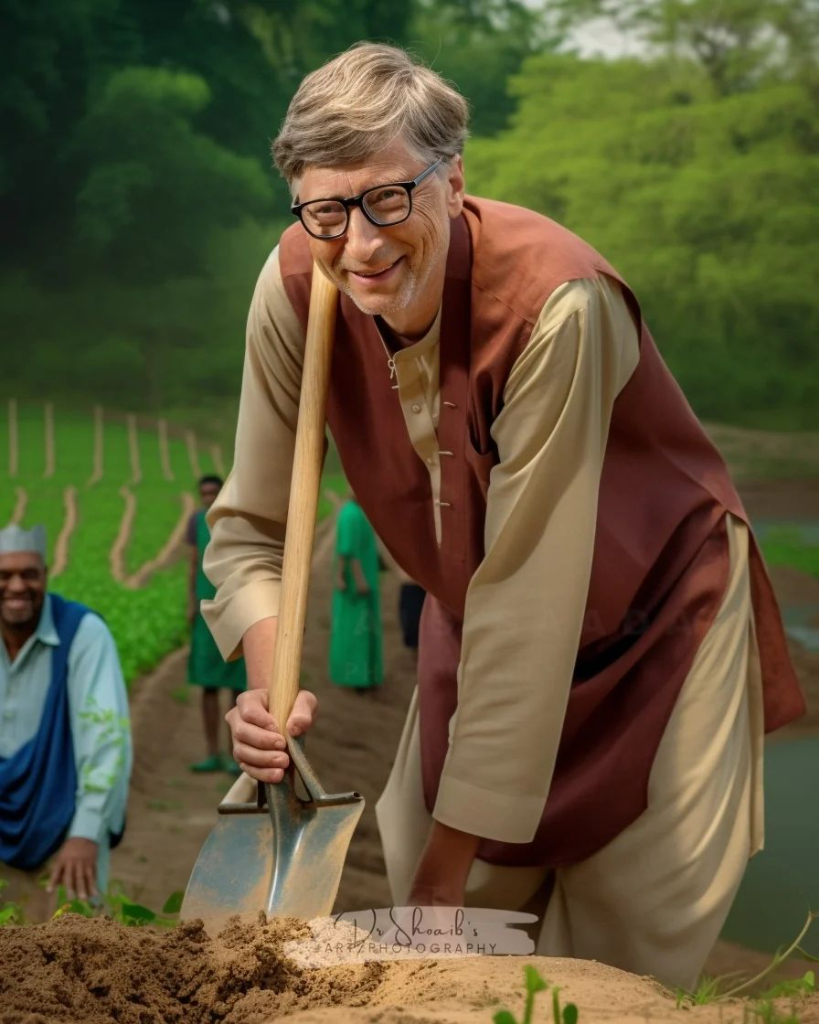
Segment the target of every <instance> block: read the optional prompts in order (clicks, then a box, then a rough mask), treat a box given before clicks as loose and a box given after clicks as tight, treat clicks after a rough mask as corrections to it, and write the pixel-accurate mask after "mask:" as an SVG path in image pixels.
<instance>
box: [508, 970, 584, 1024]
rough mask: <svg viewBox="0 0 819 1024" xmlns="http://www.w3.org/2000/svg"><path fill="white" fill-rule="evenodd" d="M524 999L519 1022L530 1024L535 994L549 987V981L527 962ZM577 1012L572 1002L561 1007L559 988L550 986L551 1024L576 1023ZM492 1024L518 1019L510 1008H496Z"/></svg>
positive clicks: (514, 1023) (511, 1023)
mask: <svg viewBox="0 0 819 1024" xmlns="http://www.w3.org/2000/svg"><path fill="white" fill-rule="evenodd" d="M523 971H524V985H525V1001H524V1006H523V1018H522V1020H521V1021H520V1024H532V1014H533V1013H534V1009H535V996H536V995H537V993H538V992H545V991H546V990H547V989H548V988H549V982H548V981H546V979H545V978H542V977H541V976H540V974H538V972H537V971H536V970H535V968H534V967H532V966H531V965H529V964H527V966H526V967H524V968H523ZM577 1018H578V1012H577V1007H576V1006H575V1005H574V1003H567V1004H566V1005H565V1006H564V1007H562V1008H561V1005H560V988H559V987H558V986H557V985H553V986H552V1021H553V1024H577ZM492 1020H493V1021H494V1024H518V1020H517V1018H516V1017H515V1015H514V1014H513V1013H512V1012H511V1011H510V1010H498V1012H497V1013H496V1014H495V1015H494V1017H493V1018H492Z"/></svg>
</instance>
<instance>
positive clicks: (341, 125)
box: [273, 43, 469, 185]
mask: <svg viewBox="0 0 819 1024" xmlns="http://www.w3.org/2000/svg"><path fill="white" fill-rule="evenodd" d="M468 121H469V106H468V104H467V102H466V100H465V99H464V98H463V96H461V94H460V93H459V92H458V91H457V90H456V89H455V88H454V87H453V86H451V85H450V84H449V83H448V82H446V81H444V79H443V78H441V76H440V75H438V74H437V73H436V72H435V71H432V70H431V69H430V68H428V67H425V66H424V65H423V64H421V63H420V62H418V61H416V60H415V59H414V58H413V57H412V56H411V55H410V54H409V53H407V52H406V51H405V50H401V49H398V48H397V47H394V46H386V45H384V44H381V43H357V44H356V45H355V46H352V47H350V49H349V50H345V52H344V53H342V54H340V55H339V56H338V57H335V58H334V59H333V60H331V61H329V62H328V63H327V64H325V65H323V67H320V68H319V69H318V70H317V71H313V72H312V73H311V74H309V75H307V77H306V78H305V79H304V80H303V81H302V83H301V85H300V86H299V88H298V90H297V91H296V94H295V96H294V97H293V99H292V100H291V102H290V106H289V108H288V111H287V116H286V117H285V119H284V122H283V124H282V127H281V131H280V132H279V135H278V137H277V138H276V140H275V142H274V143H273V159H274V161H275V163H276V166H277V167H278V169H279V171H280V172H281V174H282V175H283V176H284V178H286V180H287V182H288V184H290V185H292V184H293V181H294V179H296V178H299V177H300V176H301V174H302V172H303V170H304V169H305V167H308V166H315V167H333V166H338V165H343V164H348V163H357V162H358V161H361V160H366V159H367V158H368V157H371V156H373V155H375V154H376V153H378V152H379V151H380V150H382V149H384V147H385V146H388V145H389V144H390V143H391V142H393V141H394V140H395V139H397V138H398V137H399V136H403V138H404V140H405V141H406V143H407V145H408V146H409V147H410V148H411V149H412V150H414V151H415V152H417V154H418V156H419V157H421V158H423V159H428V160H430V161H432V160H434V159H436V158H437V157H442V158H443V159H444V160H447V159H451V158H452V157H454V156H456V155H457V154H459V153H462V152H463V148H464V143H465V142H466V139H467V136H468V134H469V133H468V129H467V125H468Z"/></svg>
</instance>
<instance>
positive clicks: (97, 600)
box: [0, 402, 344, 683]
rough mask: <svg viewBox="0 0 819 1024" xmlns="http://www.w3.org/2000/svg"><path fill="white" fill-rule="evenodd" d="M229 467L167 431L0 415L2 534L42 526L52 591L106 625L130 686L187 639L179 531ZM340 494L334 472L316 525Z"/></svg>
mask: <svg viewBox="0 0 819 1024" xmlns="http://www.w3.org/2000/svg"><path fill="white" fill-rule="evenodd" d="M329 461H330V460H328V462H329ZM228 468H229V467H228V466H226V465H225V456H224V455H223V452H222V450H221V449H220V448H219V447H218V446H215V445H210V444H208V443H205V442H203V441H201V440H199V439H198V438H197V436H196V435H195V434H194V432H192V431H189V430H184V429H182V428H179V427H178V426H176V427H174V426H173V425H169V424H166V423H164V421H158V420H147V419H137V418H136V417H133V416H129V415H128V414H124V413H118V412H114V411H110V410H103V409H97V410H94V411H91V410H89V412H88V413H87V414H83V413H80V412H77V411H74V410H65V409H62V408H60V407H59V406H57V407H53V406H52V405H51V404H50V403H38V404H33V403H32V404H24V405H17V404H16V403H13V402H12V403H8V404H6V405H4V406H3V407H0V481H2V487H0V523H2V524H3V525H5V524H7V523H9V522H12V521H20V522H22V523H23V525H25V526H27V527H31V526H32V525H34V524H35V523H42V524H43V525H44V526H45V528H46V531H47V534H48V546H49V563H50V567H51V571H50V572H51V575H50V587H51V589H53V590H54V591H56V592H57V593H59V594H62V595H63V596H64V597H68V598H72V599H74V600H77V601H81V602H83V603H84V604H88V605H89V606H90V607H92V608H94V609H95V610H99V611H100V612H101V613H102V614H103V615H104V617H105V619H106V621H107V623H108V625H109V627H110V628H111V631H112V633H113V635H114V637H115V639H116V641H117V646H118V648H119V652H120V658H121V660H122V666H123V671H124V673H125V678H126V680H127V681H128V682H129V683H131V682H132V681H133V680H135V679H136V678H137V677H138V676H139V675H141V674H143V673H145V672H148V671H150V669H151V668H153V667H154V666H155V665H156V664H157V663H158V662H159V661H160V660H161V659H162V658H163V657H164V656H165V655H167V654H168V653H170V652H171V651H172V650H174V649H175V648H177V647H179V645H180V644H182V643H184V642H185V640H186V638H187V633H188V625H187V622H186V618H185V609H186V600H187V598H186V589H185V588H186V580H187V562H186V560H185V559H184V558H181V556H183V555H184V554H185V553H186V551H185V548H184V545H183V544H182V540H183V531H184V527H185V524H186V522H187V518H188V516H189V515H190V513H191V512H192V511H193V510H194V509H195V508H196V507H197V505H196V499H195V494H196V482H197V480H198V478H199V477H200V476H201V475H202V474H204V473H218V474H219V475H221V476H224V474H225V472H226V470H227V469H228ZM343 488H344V477H343V475H342V474H341V473H340V472H338V471H334V470H333V468H332V465H331V466H330V470H329V471H328V473H327V475H326V477H325V480H324V483H323V487H322V497H321V504H320V508H319V516H320V517H323V516H326V515H328V514H329V513H330V512H331V511H332V508H333V503H332V500H331V499H330V498H329V497H328V492H333V491H341V490H343Z"/></svg>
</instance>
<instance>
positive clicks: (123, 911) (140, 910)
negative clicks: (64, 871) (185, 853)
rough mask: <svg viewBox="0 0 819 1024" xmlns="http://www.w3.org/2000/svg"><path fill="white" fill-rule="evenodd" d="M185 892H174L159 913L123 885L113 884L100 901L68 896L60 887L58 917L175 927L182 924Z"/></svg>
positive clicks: (130, 925)
mask: <svg viewBox="0 0 819 1024" xmlns="http://www.w3.org/2000/svg"><path fill="white" fill-rule="evenodd" d="M182 896H183V894H182V893H181V892H175V893H172V894H171V895H170V896H169V897H168V899H167V900H166V901H165V904H164V906H163V907H162V911H161V912H160V913H157V912H156V911H155V910H150V909H149V908H148V907H143V906H142V904H141V903H135V902H134V901H133V900H132V899H130V898H129V897H128V896H126V895H125V893H124V892H123V890H122V886H121V885H119V884H118V883H116V882H115V883H113V884H112V885H111V886H110V887H109V889H108V891H107V892H106V893H105V894H104V895H103V896H102V897H101V898H98V899H97V900H93V901H92V900H81V899H71V900H70V899H68V894H67V893H66V891H65V889H64V888H63V887H62V886H60V887H59V888H58V890H57V902H58V909H57V912H56V913H55V914H54V918H55V919H56V918H58V917H61V916H62V915H63V914H80V915H82V916H83V917H98V916H99V917H110V918H111V919H112V920H114V921H117V922H119V924H123V925H126V926H128V927H139V926H141V925H146V924H150V925H153V926H154V927H158V928H173V927H174V926H175V925H177V924H178V923H179V921H178V914H179V909H180V907H181V906H182Z"/></svg>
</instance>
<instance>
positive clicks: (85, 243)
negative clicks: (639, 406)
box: [0, 0, 819, 427]
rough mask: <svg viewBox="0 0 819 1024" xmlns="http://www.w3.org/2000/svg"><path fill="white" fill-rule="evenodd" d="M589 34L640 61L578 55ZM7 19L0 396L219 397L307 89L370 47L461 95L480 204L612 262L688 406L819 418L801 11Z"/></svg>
mask: <svg viewBox="0 0 819 1024" xmlns="http://www.w3.org/2000/svg"><path fill="white" fill-rule="evenodd" d="M600 16H605V17H608V18H609V19H612V20H613V21H614V22H616V23H617V24H618V26H619V28H620V29H621V31H623V32H625V33H627V34H628V36H629V38H632V39H635V40H639V41H641V43H642V46H643V49H642V50H641V51H640V52H641V53H642V54H643V56H642V57H641V59H640V60H637V59H634V58H630V59H607V60H603V59H581V58H580V57H578V56H576V55H573V54H572V52H571V47H570V46H569V45H568V42H567V41H571V40H572V39H576V38H578V37H577V35H576V33H577V32H578V31H580V32H581V34H582V30H583V27H584V26H585V25H586V24H587V23H588V21H589V19H595V18H599V17H600ZM0 19H2V23H3V25H4V32H3V34H2V39H1V40H0V57H1V58H2V59H0V132H1V133H2V138H3V145H2V147H0V217H2V222H3V232H2V233H1V234H0V307H2V309H3V314H4V327H5V330H4V338H5V342H4V343H5V344H6V345H8V346H17V347H19V348H23V347H24V349H25V351H26V352H27V353H28V354H29V356H30V358H29V359H26V360H23V359H16V360H7V361H6V364H5V372H4V374H3V383H2V391H3V393H4V394H18V395H24V394H29V395H32V396H35V395H36V396H41V395H43V394H48V395H51V396H54V395H56V394H58V393H59V394H64V395H69V394H70V395H72V396H79V397H80V398H81V399H83V400H85V399H89V400H93V401H97V400H99V398H100V397H101V395H103V394H107V393H110V392H111V391H112V390H113V389H116V391H117V393H118V394H119V397H120V400H119V403H118V404H121V405H128V406H129V407H132V408H133V407H136V408H144V409H153V410H167V409H168V408H170V407H174V408H184V409H186V410H188V409H191V408H193V407H195V406H199V407H200V409H201V410H202V416H203V418H204V416H205V412H204V410H207V415H209V416H212V415H213V414H214V413H215V412H216V411H217V410H218V409H219V407H220V405H221V406H223V407H229V406H230V405H231V403H232V402H233V401H235V397H236V394H237V391H238V385H239V380H240V375H241V364H242V336H243V327H244V320H245V316H246V310H247V304H248V301H249V298H250V294H251V291H252V288H253V285H254V283H255V279H256V276H257V274H258V270H259V268H260V266H261V263H262V262H263V260H264V258H265V255H266V253H267V252H268V251H269V250H270V248H271V247H272V246H273V245H274V244H275V241H276V239H277V237H278V234H279V232H280V231H281V228H282V226H284V225H285V224H286V223H287V222H288V220H289V214H288V212H287V206H288V197H287V195H286V191H285V189H284V187H283V185H282V183H281V182H280V181H279V180H278V179H277V177H276V175H275V173H274V172H273V170H272V169H271V166H270V156H269V143H270V140H271V138H272V137H273V136H274V135H275V133H276V130H277V127H278V124H279V123H280V121H281V118H282V116H283V114H284V112H285V110H286V106H287V103H288V101H289V98H290V96H291V95H292V92H293V90H294V89H295V87H296V85H297V84H298V82H299V81H300V79H301V78H302V76H303V75H304V74H305V73H306V72H307V71H309V70H311V69H312V68H314V67H316V66H317V65H318V64H320V63H321V62H322V61H324V60H325V59H327V58H328V57H329V56H331V55H333V54H334V53H336V52H338V51H340V50H341V49H343V48H344V47H346V46H347V45H349V44H351V43H353V42H355V41H356V40H359V39H364V38H370V39H380V40H387V41H391V42H395V43H398V44H401V45H406V46H408V47H409V48H411V49H413V50H414V51H415V52H417V53H418V54H419V55H421V56H422V57H423V58H424V59H426V60H428V61H429V62H430V63H431V64H432V65H433V66H434V67H435V68H436V69H437V70H438V71H440V72H441V73H442V74H444V75H445V76H447V77H449V78H451V79H452V80H454V81H455V82H456V84H458V85H459V87H460V88H461V89H462V91H463V92H464V93H465V95H467V97H468V98H469V99H470V101H471V104H472V111H473V114H472V132H473V141H472V143H471V144H470V147H469V150H468V154H467V157H468V163H467V166H468V181H469V185H470V187H471V188H472V189H473V190H474V191H477V192H482V193H486V194H490V195H493V196H496V197H501V198H505V199H508V200H510V201H514V202H520V203H523V204H527V205H530V206H532V207H533V208H535V209H537V210H540V211H541V212H544V213H546V214H548V215H550V216H552V217H554V218H556V219H558V220H561V221H563V222H564V223H566V224H567V226H569V227H570V228H572V229H573V230H575V231H577V232H578V233H580V234H582V235H584V236H585V237H587V238H588V239H589V240H590V241H591V242H592V243H593V244H595V245H596V246H597V247H598V248H600V249H601V250H602V251H603V252H604V254H605V255H606V256H608V257H609V258H610V259H611V260H612V261H613V262H614V263H615V264H616V265H617V266H618V268H619V269H620V270H621V272H622V273H623V274H624V275H625V276H626V277H627V278H628V279H629V281H630V282H631V283H632V285H633V286H634V288H635V289H636V290H637V291H638V293H639V296H640V298H641V300H642V302H643V306H644V309H645V312H646V314H647V316H648V318H649V321H650V323H651V326H652V328H653V332H654V334H655V337H656V338H657V340H658V343H659V344H660V347H661V349H662V350H663V352H664V353H665V354H666V356H667V358H668V360H669V362H670V363H671V365H672V367H673V369H674V371H675V372H676V373H677V374H678V376H679V377H680V379H681V381H682V383H683V385H684V387H685V388H686V391H687V393H688V394H689V396H690V398H691V400H692V402H693V404H694V406H695V408H696V409H697V411H698V412H700V413H701V414H703V415H706V416H708V417H711V418H718V419H722V420H727V421H733V422H737V423H745V424H747V423H755V424H758V425H765V426H803V427H811V426H813V425H814V424H815V412H814V410H815V407H816V404H817V399H819V366H818V365H817V348H818V347H819V346H817V342H816V337H817V326H819V323H817V321H818V320H819V293H817V289H816V288H815V286H814V284H815V276H816V268H817V263H818V262H819V260H817V241H816V238H817V216H819V214H817V189H818V188H819V186H818V185H817V182H819V174H817V150H818V149H819V119H817V98H819V72H817V60H816V57H817V38H818V37H819V32H818V30H817V25H819V3H817V0H764V2H758V0H727V2H725V3H720V4H713V3H711V2H710V0H551V2H549V3H546V2H545V0H541V2H540V3H537V2H532V0H526V2H524V0H403V2H401V3H398V2H397V0H379V2H378V3H376V2H374V0H346V2H343V3H342V2H341V0H321V2H320V3H319V2H318V0H299V2H296V0H287V2H277V3H275V4H274V3H272V2H271V0H218V2H217V0H179V2H177V3H173V4H158V3H143V2H139V0H41V2H39V3H37V4H26V3H23V2H21V0H0ZM572 33H574V34H572ZM44 377H46V378H48V380H49V383H48V386H47V387H44V384H43V379H44Z"/></svg>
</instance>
